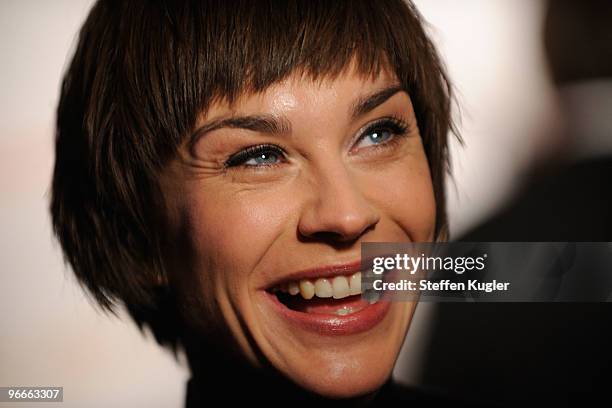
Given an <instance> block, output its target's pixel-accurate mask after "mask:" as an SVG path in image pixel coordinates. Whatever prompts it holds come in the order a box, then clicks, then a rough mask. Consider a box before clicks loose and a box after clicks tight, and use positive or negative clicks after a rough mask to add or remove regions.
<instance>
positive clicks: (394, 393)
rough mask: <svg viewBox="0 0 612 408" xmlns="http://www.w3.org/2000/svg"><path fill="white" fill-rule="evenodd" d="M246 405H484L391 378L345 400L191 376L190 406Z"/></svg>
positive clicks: (312, 406)
mask: <svg viewBox="0 0 612 408" xmlns="http://www.w3.org/2000/svg"><path fill="white" fill-rule="evenodd" d="M220 403H223V405H224V406H232V405H233V404H240V405H241V406H244V405H245V404H248V405H249V406H259V405H263V406H266V407H274V406H287V407H295V406H298V407H299V406H308V407H310V408H323V407H352V406H357V407H406V408H408V407H410V408H417V407H438V406H440V407H445V406H448V407H453V408H455V407H480V406H482V405H477V404H475V403H468V402H466V401H460V400H456V399H453V398H451V397H448V396H445V395H443V394H440V393H436V392H432V391H424V390H420V389H417V388H413V387H409V386H405V385H401V384H398V383H397V382H395V381H392V380H390V381H388V382H387V383H386V384H385V385H384V386H383V387H382V388H381V389H380V390H379V391H378V392H377V393H376V395H374V396H373V398H372V399H370V400H368V401H345V400H329V399H322V398H320V397H317V396H314V395H312V394H305V393H304V392H303V391H302V390H297V389H295V388H294V387H292V386H288V387H280V388H279V387H272V389H270V388H267V389H266V390H265V391H264V390H262V389H261V388H260V389H258V390H255V389H254V387H252V386H250V385H249V384H245V383H234V384H228V386H227V389H225V390H224V389H223V387H220V386H219V385H218V384H217V385H211V384H202V383H201V382H196V381H194V379H191V380H190V381H189V383H188V385H187V400H186V405H185V407H186V408H200V407H208V406H220V405H219V404H220Z"/></svg>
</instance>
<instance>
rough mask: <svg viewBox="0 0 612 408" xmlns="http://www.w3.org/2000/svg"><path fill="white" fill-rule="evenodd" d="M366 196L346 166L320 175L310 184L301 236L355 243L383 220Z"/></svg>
mask: <svg viewBox="0 0 612 408" xmlns="http://www.w3.org/2000/svg"><path fill="white" fill-rule="evenodd" d="M363 193H364V191H363V190H362V189H360V187H359V185H358V183H356V180H354V179H352V178H351V175H350V174H349V172H348V171H347V170H346V169H345V168H344V167H342V166H338V167H337V168H335V169H333V170H331V169H330V171H327V172H321V175H320V176H318V177H316V181H314V182H313V183H311V193H310V194H309V196H308V199H307V200H306V204H305V206H304V208H303V210H302V214H301V217H300V220H299V225H298V229H299V233H300V235H301V236H303V237H308V238H311V239H325V240H335V241H340V242H349V241H353V240H356V239H357V238H359V237H360V236H361V235H363V234H364V233H365V232H366V231H367V230H369V229H372V228H373V227H374V226H375V225H376V224H377V223H378V221H379V219H380V216H379V214H378V211H377V210H376V209H375V208H374V207H373V206H372V205H371V204H370V203H369V202H368V200H367V199H366V197H365V196H364V194H363Z"/></svg>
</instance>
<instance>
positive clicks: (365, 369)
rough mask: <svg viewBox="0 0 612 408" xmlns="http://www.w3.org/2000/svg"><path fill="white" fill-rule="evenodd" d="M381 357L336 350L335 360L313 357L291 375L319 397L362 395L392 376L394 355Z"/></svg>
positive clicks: (374, 389)
mask: <svg viewBox="0 0 612 408" xmlns="http://www.w3.org/2000/svg"><path fill="white" fill-rule="evenodd" d="M389 357H391V356H389ZM384 360H385V361H383V360H381V359H380V358H379V357H377V356H375V355H374V356H368V357H367V358H363V357H361V358H360V357H355V356H351V355H341V354H339V355H338V356H336V358H335V360H334V361H321V359H316V362H313V363H312V364H311V365H310V366H308V367H304V368H303V369H302V370H300V371H298V372H295V373H292V374H290V377H292V379H293V380H294V382H296V383H298V385H299V386H300V387H302V388H303V389H305V390H307V391H310V392H312V393H315V394H317V395H320V396H321V397H325V398H332V399H346V398H356V397H362V396H365V395H367V394H370V393H372V392H375V391H376V390H378V389H379V388H380V387H381V386H382V385H383V384H384V383H385V382H386V381H387V380H388V379H389V377H390V376H391V371H392V369H393V365H394V363H395V359H394V358H385V359H384Z"/></svg>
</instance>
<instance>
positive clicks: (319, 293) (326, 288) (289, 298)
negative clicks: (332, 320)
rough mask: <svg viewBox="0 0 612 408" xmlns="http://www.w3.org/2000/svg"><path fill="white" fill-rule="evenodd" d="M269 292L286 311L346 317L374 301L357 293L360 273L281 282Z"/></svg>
mask: <svg viewBox="0 0 612 408" xmlns="http://www.w3.org/2000/svg"><path fill="white" fill-rule="evenodd" d="M269 292H270V293H271V294H272V295H274V296H276V297H277V299H278V301H279V302H280V303H282V304H283V305H284V306H285V307H287V308H289V309H290V310H293V311H296V312H302V313H309V314H319V315H334V316H347V315H351V314H353V313H357V312H359V311H361V310H363V309H364V308H366V307H367V306H368V305H370V304H374V303H376V300H373V301H367V300H365V299H363V297H362V296H361V292H362V290H361V272H356V273H353V274H351V275H347V276H342V275H340V276H335V277H332V278H317V279H300V280H297V281H290V282H285V283H282V284H279V285H276V286H274V287H272V288H271V289H270V290H269Z"/></svg>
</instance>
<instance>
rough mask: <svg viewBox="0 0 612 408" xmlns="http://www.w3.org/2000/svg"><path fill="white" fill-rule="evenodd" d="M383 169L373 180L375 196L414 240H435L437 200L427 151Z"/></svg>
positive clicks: (382, 209)
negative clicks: (426, 155) (426, 154)
mask: <svg viewBox="0 0 612 408" xmlns="http://www.w3.org/2000/svg"><path fill="white" fill-rule="evenodd" d="M381 172H382V173H381V174H378V175H376V180H372V181H371V182H370V183H369V184H370V186H371V187H370V191H371V199H372V200H374V201H375V202H376V203H377V207H378V208H379V209H380V210H381V211H382V212H383V213H384V214H385V215H386V216H387V217H388V218H389V219H391V220H392V221H393V222H394V223H395V224H396V225H398V226H399V227H400V228H401V229H402V230H403V232H404V233H405V234H406V235H408V236H409V237H410V240H411V241H414V242H428V241H432V240H433V238H434V232H435V223H436V201H435V197H434V192H433V185H432V181H431V175H430V171H429V165H428V163H427V159H426V157H425V153H424V152H419V153H414V154H410V155H408V156H407V157H405V158H404V159H402V160H400V161H398V162H396V163H394V164H393V165H391V166H389V167H387V168H385V169H384V170H381ZM380 180H387V181H386V182H381V181H380Z"/></svg>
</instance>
